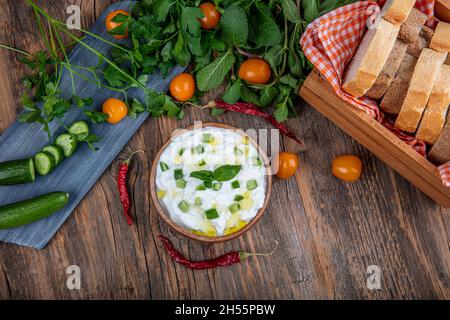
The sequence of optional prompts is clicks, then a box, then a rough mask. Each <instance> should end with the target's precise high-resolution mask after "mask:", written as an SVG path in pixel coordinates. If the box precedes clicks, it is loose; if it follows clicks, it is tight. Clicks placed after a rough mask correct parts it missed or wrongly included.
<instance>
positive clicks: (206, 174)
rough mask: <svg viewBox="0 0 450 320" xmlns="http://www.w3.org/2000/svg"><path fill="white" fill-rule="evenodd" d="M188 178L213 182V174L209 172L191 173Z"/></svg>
mask: <svg viewBox="0 0 450 320" xmlns="http://www.w3.org/2000/svg"><path fill="white" fill-rule="evenodd" d="M189 177H191V178H195V179H199V180H202V181H210V182H212V181H213V180H214V174H213V172H212V171H210V170H199V171H192V172H191V174H190V175H189Z"/></svg>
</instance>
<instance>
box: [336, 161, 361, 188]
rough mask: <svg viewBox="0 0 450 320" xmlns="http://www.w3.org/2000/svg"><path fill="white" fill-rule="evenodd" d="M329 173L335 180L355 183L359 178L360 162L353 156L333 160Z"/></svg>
mask: <svg viewBox="0 0 450 320" xmlns="http://www.w3.org/2000/svg"><path fill="white" fill-rule="evenodd" d="M331 171H332V172H333V174H334V176H335V177H336V178H339V179H341V180H344V181H349V182H351V181H356V180H358V179H359V177H361V171H362V162H361V160H360V159H359V158H358V157H355V156H342V157H338V158H336V159H334V160H333V164H332V166H331Z"/></svg>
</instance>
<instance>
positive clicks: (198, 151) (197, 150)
mask: <svg viewBox="0 0 450 320" xmlns="http://www.w3.org/2000/svg"><path fill="white" fill-rule="evenodd" d="M194 150H195V153H197V154H202V153H203V152H205V148H204V147H203V146H202V145H201V144H199V145H198V146H196V147H195V148H194Z"/></svg>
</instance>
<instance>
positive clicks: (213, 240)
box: [150, 122, 272, 243]
mask: <svg viewBox="0 0 450 320" xmlns="http://www.w3.org/2000/svg"><path fill="white" fill-rule="evenodd" d="M205 127H216V128H222V129H228V130H233V131H234V132H236V133H238V134H240V135H242V136H244V137H248V138H249V141H250V143H251V144H252V145H253V146H254V147H255V148H256V149H257V151H258V154H259V155H260V156H261V158H262V159H263V163H264V167H265V169H266V177H267V178H266V181H267V183H266V184H267V186H266V196H265V199H264V203H263V206H262V207H261V208H260V209H259V210H258V212H257V213H256V215H255V217H254V218H253V219H252V220H250V222H249V223H248V224H247V225H246V226H245V227H243V228H242V229H239V230H238V231H236V232H233V233H231V234H229V235H223V236H218V237H207V236H202V235H197V234H195V233H192V232H190V231H189V230H187V229H185V228H184V227H182V226H180V225H178V224H177V223H176V222H175V221H173V220H172V219H171V218H170V216H169V214H168V213H167V212H166V210H165V209H164V208H163V206H162V204H161V203H160V201H159V199H158V196H157V192H156V170H157V168H158V163H159V159H160V157H161V154H162V153H163V152H164V150H166V148H167V146H168V145H169V144H170V143H171V142H172V139H174V138H175V137H177V136H179V135H181V134H184V133H186V131H190V130H194V129H199V128H202V129H203V128H205ZM271 194H272V170H271V166H270V162H269V158H268V157H267V155H266V154H265V153H264V152H263V151H262V149H261V147H260V146H259V145H258V143H257V142H256V141H255V140H254V139H253V138H252V137H251V136H249V135H247V134H245V132H244V131H243V130H242V129H238V128H236V127H233V126H231V125H228V124H224V123H219V122H204V123H203V122H202V124H201V126H199V125H191V126H188V127H186V128H182V129H180V130H179V132H176V133H175V134H174V135H172V136H171V137H170V138H169V139H168V140H167V141H166V142H165V143H164V144H163V146H162V147H161V148H160V149H159V151H158V153H157V154H156V156H155V158H154V160H153V163H152V167H151V171H150V196H151V199H152V201H153V204H154V205H155V207H156V211H157V212H158V214H159V216H160V218H161V219H162V220H163V221H164V222H165V223H167V224H168V225H169V226H170V227H171V228H172V229H173V230H175V231H176V232H178V233H180V234H181V235H183V236H185V237H187V238H189V239H192V240H197V241H200V242H205V243H219V242H225V241H229V240H232V239H236V238H238V237H240V236H241V235H242V234H244V233H246V232H247V231H249V230H250V229H251V228H252V227H253V226H254V225H255V224H256V223H257V222H258V221H259V220H260V219H261V217H262V215H263V214H264V212H265V211H266V209H267V206H268V204H269V199H270V196H271Z"/></svg>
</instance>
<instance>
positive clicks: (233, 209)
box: [228, 203, 241, 213]
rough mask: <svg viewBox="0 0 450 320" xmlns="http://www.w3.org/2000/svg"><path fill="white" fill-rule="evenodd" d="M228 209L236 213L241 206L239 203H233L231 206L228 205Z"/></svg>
mask: <svg viewBox="0 0 450 320" xmlns="http://www.w3.org/2000/svg"><path fill="white" fill-rule="evenodd" d="M228 209H230V212H231V213H236V212H238V211H239V210H241V206H240V205H239V203H233V204H232V205H231V206H229V207H228Z"/></svg>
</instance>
